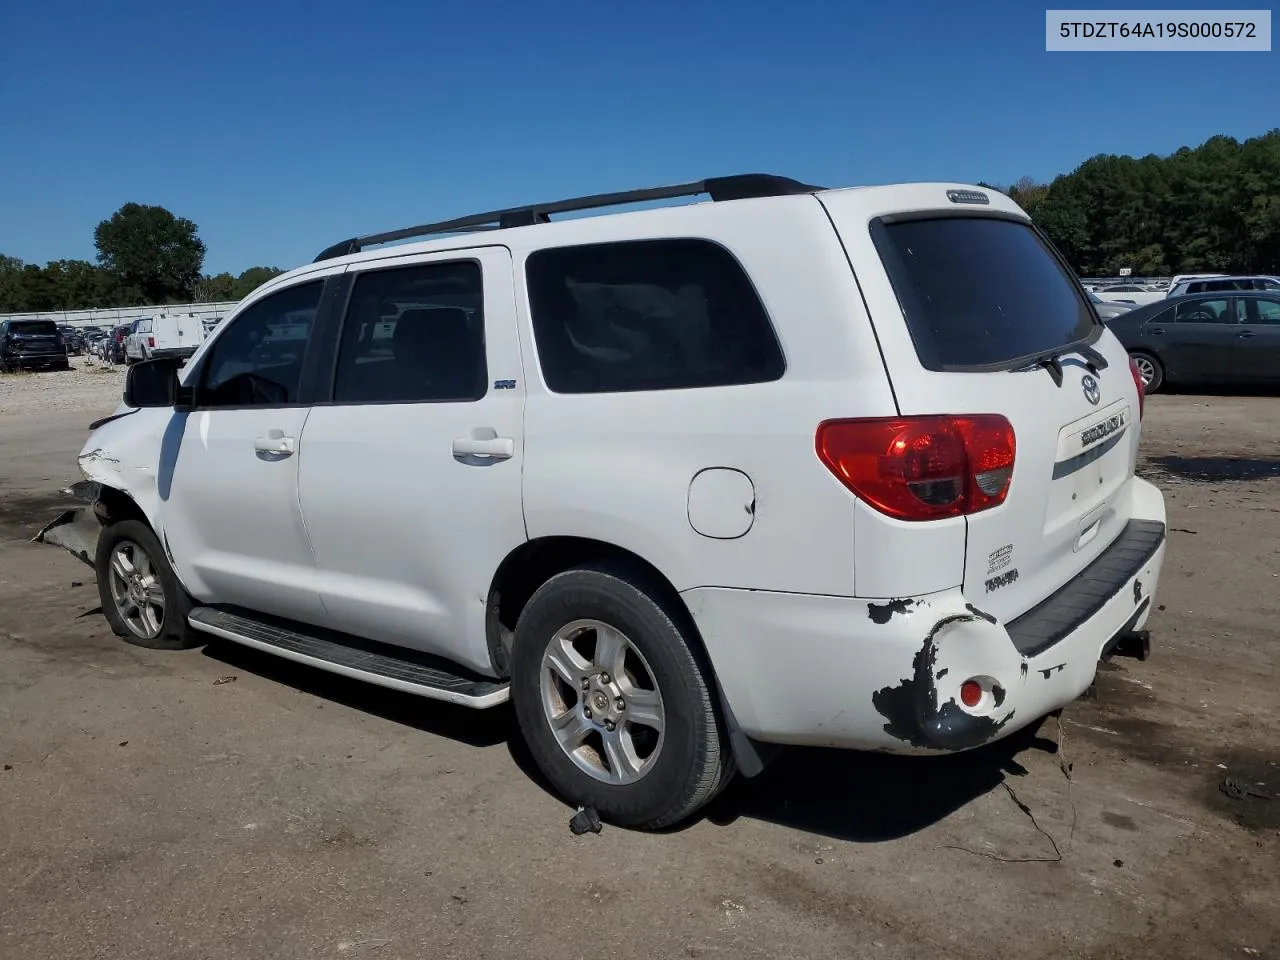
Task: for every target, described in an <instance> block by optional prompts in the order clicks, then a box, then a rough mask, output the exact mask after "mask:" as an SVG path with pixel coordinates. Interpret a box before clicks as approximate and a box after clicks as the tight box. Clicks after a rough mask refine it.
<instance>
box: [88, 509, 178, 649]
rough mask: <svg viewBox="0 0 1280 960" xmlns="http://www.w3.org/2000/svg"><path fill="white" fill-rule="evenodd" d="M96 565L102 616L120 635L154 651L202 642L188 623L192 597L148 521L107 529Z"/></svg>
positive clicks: (102, 538)
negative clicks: (175, 571)
mask: <svg viewBox="0 0 1280 960" xmlns="http://www.w3.org/2000/svg"><path fill="white" fill-rule="evenodd" d="M94 567H95V569H96V570H97V572H98V596H99V598H100V599H101V600H102V612H103V614H104V615H105V616H106V618H107V623H109V624H110V625H111V629H112V630H113V631H114V632H115V634H116V636H118V637H121V638H122V639H124V640H125V641H127V642H128V643H132V644H135V645H137V646H139V647H147V648H149V649H152V650H182V649H185V648H187V647H194V646H197V645H198V644H199V643H200V642H201V641H200V640H199V639H197V638H196V637H195V636H194V635H193V633H192V631H191V629H190V627H188V625H187V616H188V614H190V613H191V598H190V597H188V596H187V593H186V591H185V590H183V589H182V585H181V584H180V583H179V582H178V578H177V576H176V575H175V574H174V572H173V568H172V567H171V566H170V565H169V560H168V558H167V557H166V556H165V554H164V548H163V547H161V545H160V541H159V540H158V539H157V538H156V535H155V534H154V533H153V532H152V531H151V528H150V527H148V526H147V525H146V524H145V523H143V522H142V521H140V520H121V521H120V522H118V523H113V524H112V525H111V526H109V527H107V528H106V529H104V530H103V531H102V533H101V534H100V535H99V537H98V552H97V556H96V557H95V563H94Z"/></svg>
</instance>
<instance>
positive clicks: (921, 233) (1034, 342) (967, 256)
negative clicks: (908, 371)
mask: <svg viewBox="0 0 1280 960" xmlns="http://www.w3.org/2000/svg"><path fill="white" fill-rule="evenodd" d="M871 232H872V239H873V240H874V241H875V245H876V249H877V250H878V251H879V253H880V258H881V259H882V260H883V261H884V265H885V269H886V270H887V271H888V273H889V280H890V282H891V283H892V284H893V289H894V292H895V293H896V294H897V297H898V302H899V303H900V304H901V306H902V311H903V313H904V315H905V316H906V320H907V327H908V329H909V330H910V332H911V339H912V341H913V342H914V343H915V347H916V353H917V355H918V356H919V358H920V362H921V364H922V365H923V366H924V367H925V368H926V369H929V370H947V369H955V368H965V367H989V366H999V365H1003V364H1006V363H1009V362H1010V361H1013V360H1021V359H1023V358H1028V357H1033V356H1036V355H1038V354H1042V353H1046V352H1049V351H1052V350H1057V349H1059V348H1061V347H1064V346H1066V345H1068V344H1071V343H1076V342H1079V341H1081V340H1085V339H1086V338H1088V337H1089V335H1090V334H1091V333H1092V332H1093V331H1094V329H1095V327H1096V323H1095V321H1094V318H1093V311H1092V309H1091V308H1090V306H1089V302H1088V301H1087V300H1086V299H1085V298H1084V297H1082V296H1081V295H1080V293H1079V291H1078V290H1077V289H1076V285H1075V283H1074V282H1073V281H1072V278H1071V276H1070V275H1069V274H1068V273H1067V272H1066V270H1065V269H1063V267H1062V266H1061V265H1060V264H1059V262H1058V260H1057V259H1056V258H1055V257H1054V255H1053V253H1052V251H1051V250H1050V249H1049V248H1048V247H1047V246H1046V245H1045V243H1044V242H1043V241H1042V240H1041V239H1040V237H1039V236H1038V235H1037V234H1036V232H1035V231H1034V230H1033V229H1032V228H1031V227H1030V226H1028V225H1026V224H1024V223H1018V222H1015V221H1012V220H1000V219H996V218H993V217H937V218H930V219H918V220H915V219H913V220H900V221H895V222H887V221H876V222H875V223H873V224H872V228H871Z"/></svg>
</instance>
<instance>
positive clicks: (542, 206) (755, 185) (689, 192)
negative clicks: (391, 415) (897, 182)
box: [314, 173, 824, 263]
mask: <svg viewBox="0 0 1280 960" xmlns="http://www.w3.org/2000/svg"><path fill="white" fill-rule="evenodd" d="M822 189H824V188H822V187H816V186H811V185H809V184H805V183H801V182H800V181H798V180H792V179H790V178H789V177H778V176H774V175H772V174H767V173H744V174H738V175H736V176H729V177H710V178H708V179H706V180H697V181H694V182H692V183H680V184H675V185H672V186H667V187H650V188H648V189H644V190H625V191H622V192H619V193H597V194H593V195H592V196H587V197H575V198H573V199H570V200H557V201H555V202H553V203H534V204H526V205H524V206H520V207H508V208H506V209H504V210H491V211H489V212H488V213H477V214H472V215H471V216H467V217H458V218H456V219H453V220H442V221H440V222H438V223H424V224H420V225H419V226H416V227H405V228H404V229H401V230H391V231H388V232H386V233H374V234H370V235H369V236H366V237H352V238H351V239H349V240H343V241H342V242H341V243H335V244H334V245H333V246H331V247H327V248H325V249H324V250H323V251H321V253H320V255H319V256H318V257H316V259H315V261H314V262H317V263H318V262H320V261H321V260H331V259H333V258H334V257H343V256H346V255H348V254H352V253H359V252H360V251H361V250H363V249H364V248H365V247H371V246H377V245H379V244H383V243H395V242H396V241H397V240H409V239H411V238H414V237H428V236H432V235H435V234H440V233H462V232H470V231H472V230H500V229H503V228H507V227H524V226H532V225H533V224H536V223H548V222H549V221H550V217H551V214H553V213H572V212H575V211H578V210H596V209H599V208H601V207H616V206H624V205H626V204H632V203H647V202H651V201H654V200H672V199H676V198H679V197H693V196H697V195H698V194H702V193H706V194H709V195H710V196H711V199H712V200H713V201H722V200H744V199H747V198H749V197H780V196H789V195H794V194H802V193H814V192H816V191H818V190H822Z"/></svg>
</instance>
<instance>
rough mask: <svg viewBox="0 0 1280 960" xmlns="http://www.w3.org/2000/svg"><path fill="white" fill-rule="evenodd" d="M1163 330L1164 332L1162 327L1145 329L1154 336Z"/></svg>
mask: <svg viewBox="0 0 1280 960" xmlns="http://www.w3.org/2000/svg"><path fill="white" fill-rule="evenodd" d="M1164 332H1165V331H1164V327H1149V328H1148V329H1147V333H1150V334H1153V335H1154V336H1157V337H1158V336H1160V335H1161V334H1162V333H1164Z"/></svg>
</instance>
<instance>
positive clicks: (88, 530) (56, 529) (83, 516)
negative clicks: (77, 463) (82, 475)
mask: <svg viewBox="0 0 1280 960" xmlns="http://www.w3.org/2000/svg"><path fill="white" fill-rule="evenodd" d="M63 493H66V494H68V495H69V496H72V497H75V498H76V499H77V500H81V501H83V502H84V503H86V504H87V506H84V507H76V508H73V509H71V510H64V511H63V512H62V513H61V514H59V515H58V516H57V517H56V518H54V520H52V521H51V522H50V523H48V524H46V525H45V526H44V527H43V528H42V529H41V530H40V532H39V533H37V534H36V535H35V536H34V537H32V538H31V541H32V543H48V544H52V545H53V546H55V547H62V548H63V549H64V550H66V551H67V552H69V553H70V554H71V555H72V556H74V557H76V558H78V559H80V560H83V561H84V562H85V563H87V564H89V566H91V567H92V566H93V565H94V558H95V557H96V556H97V551H98V537H99V535H101V533H102V524H103V518H104V515H103V512H102V509H101V507H100V503H101V500H100V497H101V495H102V484H100V483H98V482H97V481H96V480H81V481H80V482H78V483H74V484H72V485H71V486H70V487H67V489H65V490H64V491H63Z"/></svg>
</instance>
